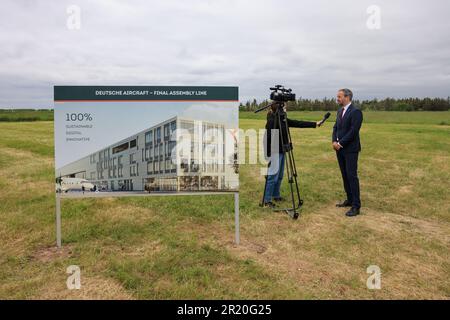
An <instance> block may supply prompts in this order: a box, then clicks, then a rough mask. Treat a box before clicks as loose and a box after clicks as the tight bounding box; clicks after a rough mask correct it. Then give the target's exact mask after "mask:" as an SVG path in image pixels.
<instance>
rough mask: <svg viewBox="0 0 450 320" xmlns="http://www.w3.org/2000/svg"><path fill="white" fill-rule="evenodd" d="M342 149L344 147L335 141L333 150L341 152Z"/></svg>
mask: <svg viewBox="0 0 450 320" xmlns="http://www.w3.org/2000/svg"><path fill="white" fill-rule="evenodd" d="M340 148H342V147H341V146H340V145H339V144H338V143H337V142H336V141H333V149H334V150H336V151H339V149H340Z"/></svg>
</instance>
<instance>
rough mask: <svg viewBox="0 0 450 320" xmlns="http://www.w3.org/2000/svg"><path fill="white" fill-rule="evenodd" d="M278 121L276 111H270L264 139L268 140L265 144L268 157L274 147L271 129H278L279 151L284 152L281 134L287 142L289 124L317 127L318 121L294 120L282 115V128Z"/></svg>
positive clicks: (296, 126)
mask: <svg viewBox="0 0 450 320" xmlns="http://www.w3.org/2000/svg"><path fill="white" fill-rule="evenodd" d="M277 123H278V122H277V121H276V118H275V113H269V114H268V115H267V122H266V134H265V137H264V140H265V141H266V142H267V143H265V144H264V146H265V152H264V153H265V155H266V157H270V156H271V148H272V141H271V140H272V135H271V131H272V129H278V130H279V132H278V139H279V141H278V149H279V150H278V152H279V153H283V152H284V151H283V146H282V144H281V136H283V141H284V142H286V141H288V132H287V126H286V123H287V125H288V126H289V127H290V128H315V127H316V123H315V122H310V121H300V120H293V119H289V118H287V117H286V116H282V117H281V128H278V125H277Z"/></svg>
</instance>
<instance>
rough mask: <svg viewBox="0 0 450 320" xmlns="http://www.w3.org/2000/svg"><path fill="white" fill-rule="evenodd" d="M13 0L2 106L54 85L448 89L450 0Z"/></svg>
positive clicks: (0, 77) (2, 51) (34, 101)
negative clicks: (374, 11) (73, 19)
mask: <svg viewBox="0 0 450 320" xmlns="http://www.w3.org/2000/svg"><path fill="white" fill-rule="evenodd" d="M73 3H74V2H73V1H58V2H53V1H43V0H42V1H12V0H6V1H2V3H1V5H0V6H1V10H0V41H1V43H2V46H1V47H0V93H1V97H0V108H1V107H10V106H12V107H36V108H38V107H44V108H47V107H49V106H51V105H52V99H53V88H52V86H53V85H54V84H59V85H63V84H84V85H95V84H110V85H113V84H130V85H158V84H168V85H238V86H239V87H240V95H241V100H243V101H245V100H246V99H251V98H253V97H256V98H257V99H264V98H266V97H267V96H268V94H269V90H268V87H269V86H271V85H274V84H276V83H281V84H285V85H286V86H288V87H292V88H293V89H294V91H295V92H296V93H297V95H298V96H303V97H309V98H322V97H325V96H328V97H331V96H334V95H335V91H336V89H337V88H340V87H343V86H348V87H351V88H352V89H353V91H354V92H355V96H356V97H359V98H362V99H364V98H374V97H378V98H383V97H387V96H393V97H401V96H439V97H447V96H449V95H450V92H449V89H448V88H450V67H449V64H448V56H449V55H450V43H449V42H448V41H446V39H448V38H450V20H449V19H448V17H447V13H448V12H449V9H450V3H448V1H445V0H435V1H429V2H427V3H426V5H424V3H423V1H420V0H413V1H406V0H401V1H400V0H399V1H395V2H394V1H388V0H379V1H377V3H376V4H377V5H379V6H380V8H381V19H382V20H381V24H382V25H381V30H377V31H371V30H368V29H367V28H366V20H367V17H368V15H367V13H366V9H367V7H368V6H369V5H372V4H373V2H372V1H367V0H364V1H358V2H355V1H350V0H340V1H333V2H331V1H325V0H320V1H312V0H307V1H294V0H284V1H275V0H271V1H269V0H259V1H258V0H248V1H238V0H214V1H213V0H211V1H204V0H189V1H181V0H171V1H167V0H156V1H143V0H136V1H133V2H124V1H112V0H111V1H110V0H108V1H106V0H97V1H87V0H82V1H76V4H78V5H79V6H80V8H81V19H82V20H81V30H77V31H70V30H68V29H67V28H66V19H67V13H66V8H67V6H68V5H70V4H73Z"/></svg>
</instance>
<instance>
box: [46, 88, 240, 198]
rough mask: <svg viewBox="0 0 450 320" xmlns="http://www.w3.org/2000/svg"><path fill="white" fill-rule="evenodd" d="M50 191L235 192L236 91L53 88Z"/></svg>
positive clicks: (214, 89) (236, 177) (121, 192)
mask: <svg viewBox="0 0 450 320" xmlns="http://www.w3.org/2000/svg"><path fill="white" fill-rule="evenodd" d="M54 98H55V106H54V111H55V122H54V123H55V168H56V169H55V170H56V172H55V176H56V179H55V182H56V188H55V189H56V192H63V193H68V192H71V193H72V192H78V193H80V192H81V193H88V192H89V193H90V194H91V195H92V193H96V194H100V193H101V195H102V196H104V195H105V193H109V194H110V195H111V196H114V195H121V194H123V193H130V192H135V193H144V192H151V193H168V192H198V191H202V192H205V191H206V192H209V191H211V192H214V191H237V190H238V187H239V175H238V164H237V150H238V145H237V133H238V105H239V102H238V88H237V87H192V86H185V87H184V86H183V87H182V86H55V87H54Z"/></svg>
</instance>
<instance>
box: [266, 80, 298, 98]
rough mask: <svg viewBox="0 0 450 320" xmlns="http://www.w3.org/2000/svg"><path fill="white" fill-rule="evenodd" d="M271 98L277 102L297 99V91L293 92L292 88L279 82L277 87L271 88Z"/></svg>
mask: <svg viewBox="0 0 450 320" xmlns="http://www.w3.org/2000/svg"><path fill="white" fill-rule="evenodd" d="M270 90H272V92H271V93H270V99H271V100H272V101H277V102H287V101H295V93H292V89H286V88H285V87H284V86H282V85H279V84H277V85H276V86H275V87H272V88H270Z"/></svg>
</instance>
